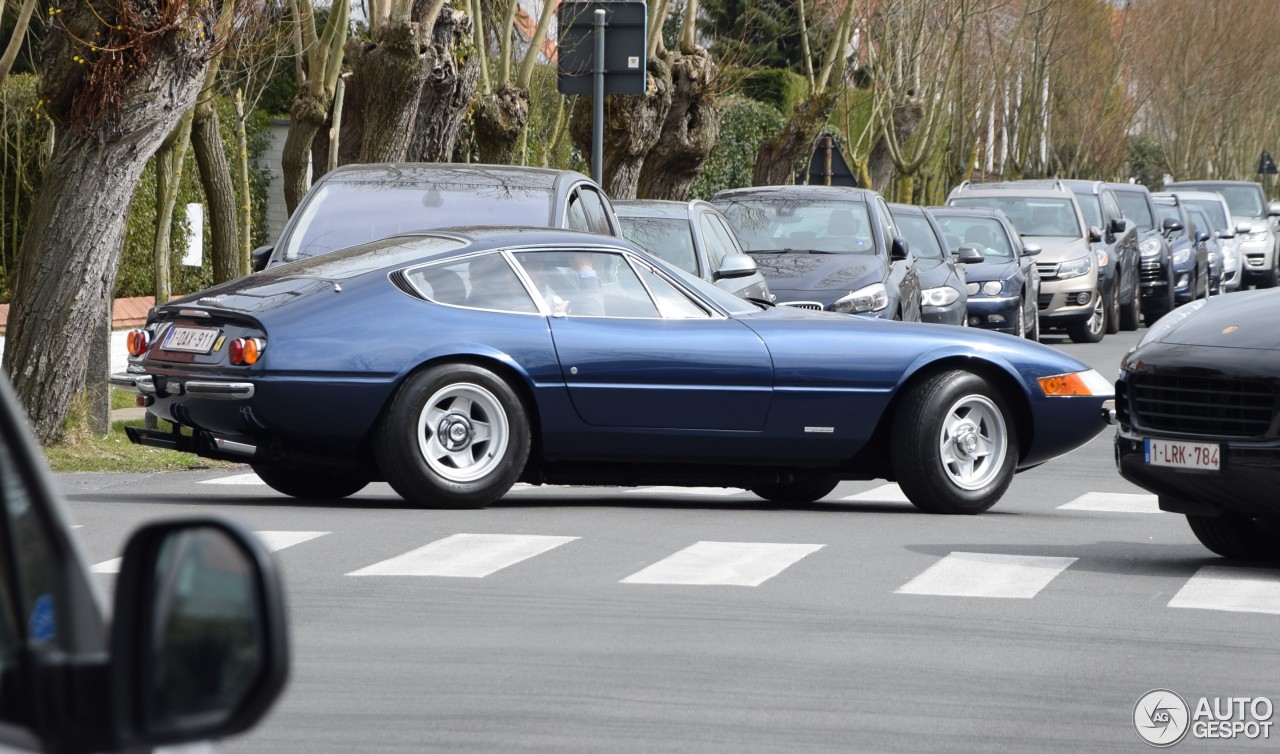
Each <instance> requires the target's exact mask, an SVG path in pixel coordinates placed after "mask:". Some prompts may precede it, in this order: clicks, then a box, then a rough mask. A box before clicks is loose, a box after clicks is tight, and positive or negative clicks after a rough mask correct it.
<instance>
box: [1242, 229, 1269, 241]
mask: <svg viewBox="0 0 1280 754" xmlns="http://www.w3.org/2000/svg"><path fill="white" fill-rule="evenodd" d="M1266 237H1267V231H1265V230H1255V231H1254V232H1252V233H1249V234H1248V235H1246V236H1245V238H1246V239H1247V240H1250V241H1261V240H1263V239H1265V238H1266Z"/></svg>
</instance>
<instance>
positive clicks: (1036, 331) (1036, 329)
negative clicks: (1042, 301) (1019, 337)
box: [1027, 309, 1040, 343]
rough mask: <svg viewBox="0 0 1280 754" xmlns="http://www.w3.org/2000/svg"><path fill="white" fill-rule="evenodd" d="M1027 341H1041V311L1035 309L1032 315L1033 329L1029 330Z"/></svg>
mask: <svg viewBox="0 0 1280 754" xmlns="http://www.w3.org/2000/svg"><path fill="white" fill-rule="evenodd" d="M1027 340H1034V341H1036V342H1037V343H1038V342H1039V341H1040V310H1039V309H1033V310H1032V313H1031V328H1030V329H1029V330H1027Z"/></svg>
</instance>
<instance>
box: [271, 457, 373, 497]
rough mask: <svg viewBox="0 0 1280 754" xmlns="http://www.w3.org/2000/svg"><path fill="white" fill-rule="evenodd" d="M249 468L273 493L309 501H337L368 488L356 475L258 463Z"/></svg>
mask: <svg viewBox="0 0 1280 754" xmlns="http://www.w3.org/2000/svg"><path fill="white" fill-rule="evenodd" d="M252 467H253V473H255V474H257V475H258V478H259V479H261V480H262V481H264V482H266V484H267V486H268V487H270V488H271V489H273V490H275V491H276V492H279V493H281V494H284V495H288V496H289V497H297V498H303V499H309V500H341V499H342V498H344V497H350V496H351V495H354V494H356V493H357V492H359V491H360V490H362V489H364V488H365V485H367V484H369V477H368V476H366V475H364V474H360V473H359V472H351V473H348V474H342V473H337V472H326V471H319V470H317V469H293V468H289V467H287V466H270V465H267V464H258V463H255V464H252Z"/></svg>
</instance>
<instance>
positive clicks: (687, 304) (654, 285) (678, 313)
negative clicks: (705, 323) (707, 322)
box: [636, 265, 710, 319]
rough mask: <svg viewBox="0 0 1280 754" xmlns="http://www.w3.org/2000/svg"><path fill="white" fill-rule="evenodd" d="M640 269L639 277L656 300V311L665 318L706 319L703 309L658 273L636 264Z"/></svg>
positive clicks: (705, 312) (707, 315)
mask: <svg viewBox="0 0 1280 754" xmlns="http://www.w3.org/2000/svg"><path fill="white" fill-rule="evenodd" d="M636 269H637V270H639V271H640V279H641V280H643V281H644V284H645V285H646V286H648V288H649V291H650V292H651V293H652V294H653V299H654V301H657V302H658V311H659V312H661V313H662V316H663V318H665V319H707V318H708V317H709V316H710V315H709V314H708V313H707V311H706V310H705V309H703V308H702V307H701V306H698V305H697V304H695V303H693V302H692V301H690V300H689V297H688V296H686V295H684V294H683V293H681V292H680V291H679V290H677V289H676V288H675V286H673V285H671V284H670V283H668V282H667V281H665V280H663V279H662V278H661V277H659V276H658V273H656V272H654V271H653V270H651V269H649V268H648V267H646V266H644V265H636Z"/></svg>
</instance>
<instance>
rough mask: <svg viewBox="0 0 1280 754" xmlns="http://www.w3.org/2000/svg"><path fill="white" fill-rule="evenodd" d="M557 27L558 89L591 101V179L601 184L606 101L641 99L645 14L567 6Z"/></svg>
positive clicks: (638, 7)
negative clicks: (614, 97) (628, 96)
mask: <svg viewBox="0 0 1280 754" xmlns="http://www.w3.org/2000/svg"><path fill="white" fill-rule="evenodd" d="M556 23H557V29H556V54H557V60H558V71H557V72H558V76H557V79H556V88H557V89H559V91H560V92H561V93H562V94H590V95H591V177H592V178H593V179H594V180H595V181H596V183H600V184H603V183H604V97H605V95H606V94H644V92H645V89H646V87H647V86H648V80H647V79H646V75H645V69H646V66H647V64H648V59H647V45H646V43H647V41H648V10H647V9H646V7H645V4H644V2H641V1H640V0H593V1H592V2H575V1H571V0H565V1H564V2H561V3H560V7H559V8H558V9H557V21H556Z"/></svg>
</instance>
